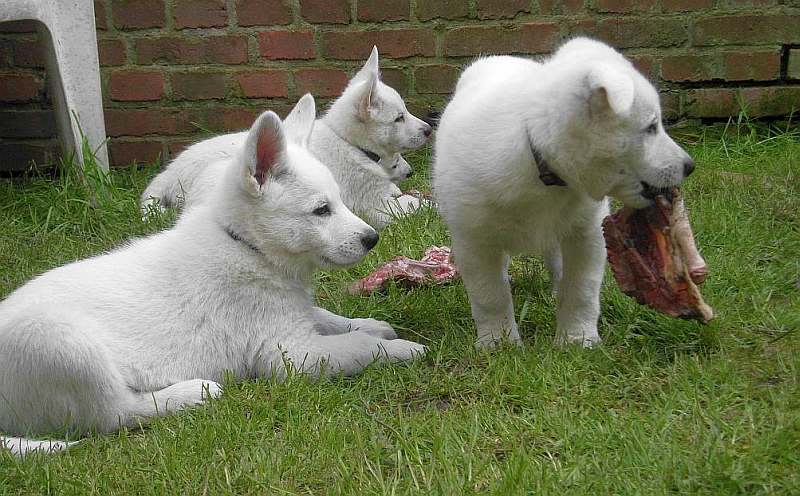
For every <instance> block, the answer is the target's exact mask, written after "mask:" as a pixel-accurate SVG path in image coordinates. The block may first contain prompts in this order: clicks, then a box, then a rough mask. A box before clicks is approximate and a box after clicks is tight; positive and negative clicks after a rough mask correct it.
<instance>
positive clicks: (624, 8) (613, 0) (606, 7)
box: [597, 0, 656, 14]
mask: <svg viewBox="0 0 800 496" xmlns="http://www.w3.org/2000/svg"><path fill="white" fill-rule="evenodd" d="M655 5H656V0H597V11H598V12H614V13H620V14H626V13H629V12H647V11H649V10H652V9H653V7H655Z"/></svg>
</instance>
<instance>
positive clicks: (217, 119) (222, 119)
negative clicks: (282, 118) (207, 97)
mask: <svg viewBox="0 0 800 496" xmlns="http://www.w3.org/2000/svg"><path fill="white" fill-rule="evenodd" d="M270 110H275V111H276V112H278V114H279V115H286V113H287V111H286V109H285V108H276V107H275V106H274V105H271V106H270ZM263 111H264V108H263V107H261V106H258V107H220V106H217V105H215V106H213V107H209V108H201V109H193V110H192V111H191V112H190V114H189V118H190V120H191V121H192V122H195V123H197V124H198V126H199V127H201V128H202V129H205V130H208V131H211V132H214V133H223V132H229V131H238V130H242V129H248V128H249V127H250V126H252V125H253V122H254V121H255V120H256V117H258V115H259V114H261V113H262V112H263Z"/></svg>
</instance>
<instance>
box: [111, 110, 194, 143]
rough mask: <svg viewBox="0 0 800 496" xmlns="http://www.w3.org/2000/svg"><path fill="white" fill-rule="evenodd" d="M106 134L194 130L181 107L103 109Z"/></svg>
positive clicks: (116, 135)
mask: <svg viewBox="0 0 800 496" xmlns="http://www.w3.org/2000/svg"><path fill="white" fill-rule="evenodd" d="M105 121H106V134H108V135H109V136H112V137H118V136H136V137H139V136H147V135H151V134H162V135H178V134H188V133H191V132H193V131H195V128H194V126H193V125H192V124H191V122H190V119H189V118H188V116H187V115H186V111H184V110H182V109H164V108H147V109H117V108H107V109H106V110H105Z"/></svg>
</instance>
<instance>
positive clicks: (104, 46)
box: [97, 39, 127, 66]
mask: <svg viewBox="0 0 800 496" xmlns="http://www.w3.org/2000/svg"><path fill="white" fill-rule="evenodd" d="M97 54H98V56H99V57H100V65H102V66H109V65H122V64H124V63H125V60H126V59H127V57H126V56H125V43H124V42H123V41H122V40H120V39H117V40H97Z"/></svg>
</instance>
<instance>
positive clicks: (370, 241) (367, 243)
mask: <svg viewBox="0 0 800 496" xmlns="http://www.w3.org/2000/svg"><path fill="white" fill-rule="evenodd" d="M378 239H379V238H378V233H376V232H375V231H372V232H371V233H369V234H366V235H364V236H361V244H362V245H364V248H366V249H367V251H369V250H371V249H373V248H374V247H375V245H377V244H378Z"/></svg>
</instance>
